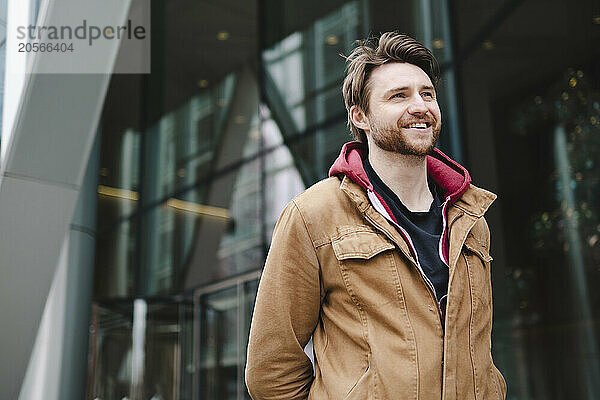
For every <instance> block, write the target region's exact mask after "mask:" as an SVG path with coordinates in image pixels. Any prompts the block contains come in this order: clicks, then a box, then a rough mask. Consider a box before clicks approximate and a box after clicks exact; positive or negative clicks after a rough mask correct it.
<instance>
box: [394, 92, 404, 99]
mask: <svg viewBox="0 0 600 400" xmlns="http://www.w3.org/2000/svg"><path fill="white" fill-rule="evenodd" d="M404 97H406V95H405V94H404V93H396V94H395V95H393V96H392V98H400V99H402V98H404Z"/></svg>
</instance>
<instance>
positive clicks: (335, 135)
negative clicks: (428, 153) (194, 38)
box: [263, 1, 362, 186]
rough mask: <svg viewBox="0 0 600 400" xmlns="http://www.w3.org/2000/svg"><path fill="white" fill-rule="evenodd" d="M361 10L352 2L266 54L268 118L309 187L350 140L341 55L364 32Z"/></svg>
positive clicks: (265, 86)
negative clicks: (279, 132)
mask: <svg viewBox="0 0 600 400" xmlns="http://www.w3.org/2000/svg"><path fill="white" fill-rule="evenodd" d="M360 4H361V3H360V2H359V1H351V2H348V3H347V4H344V5H342V6H341V7H339V8H338V9H336V10H335V11H332V12H330V13H329V14H326V15H325V16H323V17H321V18H319V19H317V20H316V21H314V22H313V23H312V24H311V25H310V26H309V27H308V28H306V29H304V30H302V31H298V32H294V33H292V34H290V35H289V36H287V37H286V38H283V39H281V40H280V41H279V42H276V43H275V44H273V45H272V46H270V47H269V48H267V49H264V51H263V62H264V64H263V65H264V66H263V75H264V82H263V83H264V87H263V89H264V93H265V98H266V100H267V105H268V107H269V110H270V111H269V114H270V117H272V118H273V120H274V121H276V122H277V125H278V126H279V129H280V130H281V134H282V135H283V137H284V138H285V140H286V142H287V144H288V146H289V148H290V150H291V154H293V156H294V158H295V161H294V163H295V165H296V167H297V168H298V170H299V172H300V174H301V176H302V179H303V181H304V184H305V185H307V186H308V185H310V184H312V183H314V182H315V181H317V180H318V179H321V178H323V177H325V176H326V174H327V170H328V168H329V166H330V163H331V162H332V161H333V159H334V156H333V154H335V155H337V152H338V151H339V147H340V144H341V143H343V142H344V141H346V139H348V130H347V128H346V127H345V121H346V112H345V107H344V103H343V101H342V98H341V96H340V89H339V88H340V86H341V83H342V81H343V78H344V67H345V63H344V59H343V58H342V57H340V54H349V53H350V51H351V50H352V47H353V42H354V40H355V39H356V38H357V37H358V35H359V32H361V29H362V24H361V20H360V14H359V7H360ZM299 135H301V137H302V138H301V139H300V140H298V139H299V138H298V136H299Z"/></svg>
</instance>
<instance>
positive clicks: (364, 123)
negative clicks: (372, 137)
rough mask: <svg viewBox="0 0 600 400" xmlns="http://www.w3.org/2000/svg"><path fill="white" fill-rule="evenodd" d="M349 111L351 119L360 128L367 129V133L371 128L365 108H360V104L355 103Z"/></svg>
mask: <svg viewBox="0 0 600 400" xmlns="http://www.w3.org/2000/svg"><path fill="white" fill-rule="evenodd" d="M349 113H350V120H351V121H352V123H353V124H354V126H356V127H357V128H359V129H362V130H363V131H365V133H366V132H369V131H370V130H371V128H370V126H369V121H368V119H367V116H366V115H365V113H364V112H363V110H361V109H360V107H359V106H357V105H353V106H352V107H350V111H349Z"/></svg>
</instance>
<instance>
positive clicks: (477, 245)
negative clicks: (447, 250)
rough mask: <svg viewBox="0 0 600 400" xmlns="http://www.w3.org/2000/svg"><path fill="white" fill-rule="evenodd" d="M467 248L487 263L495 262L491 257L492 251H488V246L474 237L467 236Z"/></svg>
mask: <svg viewBox="0 0 600 400" xmlns="http://www.w3.org/2000/svg"><path fill="white" fill-rule="evenodd" d="M465 247H466V248H467V249H469V250H470V251H471V252H473V253H475V254H477V255H478V256H479V257H481V259H482V260H483V261H485V262H490V261H492V260H493V258H492V256H490V251H489V250H488V249H487V246H486V245H485V244H484V243H481V242H480V241H479V240H477V239H475V238H474V237H473V236H467V240H466V241H465Z"/></svg>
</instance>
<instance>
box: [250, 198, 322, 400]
mask: <svg viewBox="0 0 600 400" xmlns="http://www.w3.org/2000/svg"><path fill="white" fill-rule="evenodd" d="M320 306H321V291H320V278H319V262H318V260H317V255H316V251H315V248H314V246H313V242H312V240H311V238H310V236H309V233H308V230H307V228H306V224H305V221H304V219H303V217H302V215H301V214H300V211H299V210H298V208H297V206H296V204H295V203H294V202H293V201H292V202H291V203H290V204H288V206H287V207H286V208H285V209H284V211H283V213H282V214H281V216H280V217H279V220H278V221H277V224H276V226H275V230H274V232H273V240H272V242H271V248H270V250H269V254H268V256H267V260H266V263H265V268H264V271H263V274H262V277H261V280H260V284H259V287H258V293H257V297H256V304H255V307H254V315H253V317H252V325H251V328H250V338H249V343H248V357H247V364H246V385H247V387H248V391H249V393H250V395H251V396H252V398H253V399H254V400H263V399H264V400H267V399H286V400H295V399H306V398H307V397H308V392H309V389H310V385H311V383H312V380H313V369H312V364H311V362H310V359H309V358H308V357H307V356H306V354H305V353H304V346H306V344H307V343H308V341H309V340H310V337H311V335H312V333H313V331H314V329H315V326H316V324H317V321H318V318H319V310H320Z"/></svg>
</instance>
